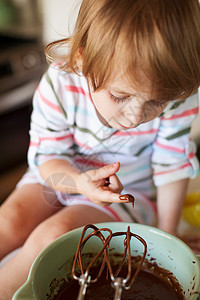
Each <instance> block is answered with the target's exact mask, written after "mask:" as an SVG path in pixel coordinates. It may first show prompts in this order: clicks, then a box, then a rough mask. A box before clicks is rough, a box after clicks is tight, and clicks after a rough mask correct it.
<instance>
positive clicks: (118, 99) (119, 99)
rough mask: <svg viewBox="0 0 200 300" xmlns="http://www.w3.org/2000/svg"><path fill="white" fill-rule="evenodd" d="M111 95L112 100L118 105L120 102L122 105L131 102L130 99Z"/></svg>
mask: <svg viewBox="0 0 200 300" xmlns="http://www.w3.org/2000/svg"><path fill="white" fill-rule="evenodd" d="M109 94H110V97H111V98H112V100H114V101H115V102H117V103H119V102H120V103H123V102H125V101H127V100H129V97H123V98H119V97H116V96H114V95H113V94H111V93H109Z"/></svg>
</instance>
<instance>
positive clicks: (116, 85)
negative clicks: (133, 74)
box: [107, 72, 152, 99]
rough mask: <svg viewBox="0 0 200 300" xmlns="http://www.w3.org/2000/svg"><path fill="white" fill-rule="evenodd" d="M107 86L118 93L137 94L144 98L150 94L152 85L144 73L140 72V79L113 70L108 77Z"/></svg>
mask: <svg viewBox="0 0 200 300" xmlns="http://www.w3.org/2000/svg"><path fill="white" fill-rule="evenodd" d="M107 88H109V89H110V90H112V91H115V92H117V93H120V94H127V95H138V96H143V97H144V98H147V99H148V98H149V97H150V96H151V91H152V85H151V82H150V80H149V79H148V78H147V77H146V76H145V75H144V74H140V80H139V82H138V79H137V80H135V81H134V80H133V79H130V77H129V76H128V75H127V74H126V73H121V74H120V73H119V72H118V73H117V72H114V73H113V76H112V78H111V79H110V81H109V83H108V85H107Z"/></svg>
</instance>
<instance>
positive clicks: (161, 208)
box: [157, 178, 189, 235]
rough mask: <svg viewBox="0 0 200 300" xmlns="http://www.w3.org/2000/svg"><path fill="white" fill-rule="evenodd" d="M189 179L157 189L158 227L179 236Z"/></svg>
mask: <svg viewBox="0 0 200 300" xmlns="http://www.w3.org/2000/svg"><path fill="white" fill-rule="evenodd" d="M188 182H189V179H188V178H186V179H182V180H179V181H175V182H172V183H169V184H166V185H162V186H159V187H158V188H157V205H158V227H159V228H160V229H162V230H165V231H167V232H169V233H171V234H174V235H177V227H178V223H179V219H180V216H181V211H182V207H183V203H184V200H185V196H186V192H187V187H188Z"/></svg>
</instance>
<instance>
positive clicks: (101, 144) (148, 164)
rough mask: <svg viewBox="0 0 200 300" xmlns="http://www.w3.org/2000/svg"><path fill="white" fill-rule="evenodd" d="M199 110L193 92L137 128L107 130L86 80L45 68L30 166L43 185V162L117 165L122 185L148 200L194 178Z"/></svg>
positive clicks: (84, 167)
mask: <svg viewBox="0 0 200 300" xmlns="http://www.w3.org/2000/svg"><path fill="white" fill-rule="evenodd" d="M198 107H199V105H198V94H197V93H196V94H194V95H192V96H190V97H189V98H187V99H186V100H183V101H171V102H170V103H169V104H168V106H167V107H166V108H165V110H164V112H163V113H162V114H161V115H160V116H159V117H157V118H155V119H154V120H152V121H149V122H147V123H144V124H141V125H139V126H138V127H136V128H131V129H128V130H117V129H113V128H109V127H106V126H104V125H103V124H102V123H101V122H100V120H99V118H98V116H97V113H96V110H95V108H94V105H93V103H92V101H91V98H90V93H89V88H88V83H87V80H86V79H85V77H83V76H78V75H77V74H74V73H66V72H64V71H61V70H58V69H56V68H54V67H50V68H49V69H48V71H47V73H46V74H44V76H43V78H42V80H41V82H40V84H39V86H38V88H37V90H36V92H35V95H34V99H33V113H32V117H31V129H30V146H29V151H28V163H29V166H30V168H31V169H32V170H34V171H35V173H36V174H37V176H38V180H39V181H40V182H42V179H41V178H40V176H39V173H38V168H37V167H38V166H39V165H40V164H42V163H43V162H45V161H47V160H51V159H64V160H67V161H70V162H71V163H72V164H73V165H74V166H76V167H77V168H78V169H80V170H82V171H83V172H85V171H87V170H88V169H94V168H100V167H102V166H104V165H106V164H110V163H114V162H116V161H119V162H120V164H121V166H120V170H119V171H118V172H117V175H118V177H119V179H120V181H121V182H122V184H123V185H124V186H125V187H130V186H131V187H132V188H133V189H134V190H138V191H142V192H143V193H144V194H145V195H146V196H148V197H153V195H154V192H155V186H159V185H164V184H167V183H170V182H173V181H176V180H180V179H183V178H192V177H195V176H196V175H198V173H199V164H198V160H197V158H196V157H195V144H194V143H193V142H192V141H191V140H190V137H189V134H190V128H191V123H192V121H193V120H194V118H195V116H196V114H197V113H198Z"/></svg>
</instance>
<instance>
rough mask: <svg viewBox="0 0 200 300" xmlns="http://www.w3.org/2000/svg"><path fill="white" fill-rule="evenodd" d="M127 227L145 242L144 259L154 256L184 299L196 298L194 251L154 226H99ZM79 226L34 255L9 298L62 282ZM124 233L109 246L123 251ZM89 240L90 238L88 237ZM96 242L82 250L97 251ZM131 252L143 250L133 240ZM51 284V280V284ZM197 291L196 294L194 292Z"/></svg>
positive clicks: (198, 270)
mask: <svg viewBox="0 0 200 300" xmlns="http://www.w3.org/2000/svg"><path fill="white" fill-rule="evenodd" d="M128 226H130V230H131V232H133V233H136V234H138V235H140V236H141V237H143V239H145V241H146V242H147V256H146V257H147V259H150V258H155V259H156V260H155V261H156V263H157V264H158V265H159V266H160V267H162V268H165V269H167V270H169V271H171V272H172V273H173V274H174V276H175V277H176V278H177V280H178V282H179V284H180V285H181V286H182V288H183V291H184V293H185V297H186V299H190V300H195V299H198V297H199V296H198V292H200V263H199V259H198V257H197V256H195V254H194V253H193V251H192V250H191V249H190V248H189V247H188V246H187V245H186V244H185V243H184V242H182V241H181V240H180V239H178V238H176V237H174V236H172V235H170V234H168V233H166V232H164V231H162V230H159V229H157V228H154V227H151V226H146V225H141V224H129V223H123V222H116V223H114V222H113V223H100V224H97V227H98V228H105V227H106V228H110V229H111V230H112V231H113V232H116V231H126V230H127V227H128ZM82 229H83V228H82V227H81V228H78V229H75V230H72V231H70V232H69V233H66V234H65V235H63V236H61V237H60V238H58V239H57V240H55V241H54V242H53V243H51V244H50V245H49V246H47V247H46V248H45V249H44V250H43V251H42V252H41V253H40V254H39V255H38V257H37V258H36V259H35V261H34V263H33V265H32V267H31V269H30V273H29V276H28V279H27V281H26V283H25V284H24V285H23V286H22V287H21V288H20V289H19V290H18V291H17V292H16V293H15V295H14V296H13V298H12V300H33V299H34V300H46V299H47V296H46V295H47V293H50V284H51V283H52V282H53V284H55V283H58V284H59V283H61V282H62V279H63V278H66V275H67V274H70V273H71V268H72V261H73V257H74V254H75V252H76V249H77V245H78V242H79V239H80V235H81V232H82ZM123 238H124V237H119V238H113V239H112V244H111V247H112V248H114V249H115V252H118V253H123V249H124V248H123V242H122V239H123ZM91 240H92V239H91ZM99 246H100V245H99V243H96V242H95V243H94V242H91V243H88V245H87V243H86V246H85V247H84V251H86V252H87V251H88V253H91V252H93V251H94V252H95V251H97V249H98V247H99ZM132 251H133V253H131V254H132V255H134V254H135V253H136V252H137V255H142V254H143V246H142V245H141V244H140V243H137V242H136V243H134V249H133V250H132ZM51 286H52V284H51ZM194 292H196V294H194Z"/></svg>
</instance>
